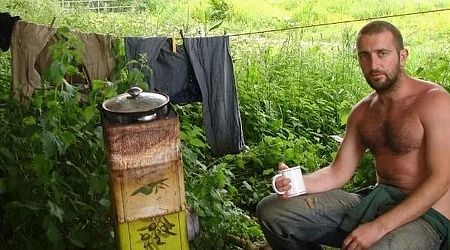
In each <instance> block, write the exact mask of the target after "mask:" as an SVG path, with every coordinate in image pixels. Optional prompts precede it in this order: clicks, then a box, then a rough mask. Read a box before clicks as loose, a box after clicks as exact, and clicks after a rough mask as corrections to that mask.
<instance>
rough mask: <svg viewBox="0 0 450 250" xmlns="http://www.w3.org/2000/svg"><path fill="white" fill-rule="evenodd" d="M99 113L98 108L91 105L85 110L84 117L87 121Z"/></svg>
mask: <svg viewBox="0 0 450 250" xmlns="http://www.w3.org/2000/svg"><path fill="white" fill-rule="evenodd" d="M96 114H97V108H96V107H94V106H89V107H87V108H86V109H84V110H83V118H84V120H85V121H86V122H89V121H91V120H92V118H93V117H94V116H95V115H96Z"/></svg>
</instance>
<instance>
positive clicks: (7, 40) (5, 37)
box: [0, 12, 20, 52]
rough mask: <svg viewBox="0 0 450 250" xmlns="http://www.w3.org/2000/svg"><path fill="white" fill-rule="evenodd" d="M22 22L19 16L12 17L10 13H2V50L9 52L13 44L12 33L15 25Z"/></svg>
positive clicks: (0, 27) (0, 15) (0, 18)
mask: <svg viewBox="0 0 450 250" xmlns="http://www.w3.org/2000/svg"><path fill="white" fill-rule="evenodd" d="M19 20H20V17H18V16H11V15H10V14H9V13H3V12H2V13H0V49H1V50H2V51H3V52H6V51H8V49H9V46H10V44H11V33H12V30H13V26H14V24H15V23H16V22H17V21H19Z"/></svg>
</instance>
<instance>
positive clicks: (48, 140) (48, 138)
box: [41, 130, 57, 158]
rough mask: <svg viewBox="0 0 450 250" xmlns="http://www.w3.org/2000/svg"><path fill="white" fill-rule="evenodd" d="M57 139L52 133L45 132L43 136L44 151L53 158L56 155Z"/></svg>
mask: <svg viewBox="0 0 450 250" xmlns="http://www.w3.org/2000/svg"><path fill="white" fill-rule="evenodd" d="M55 141H56V137H55V136H54V135H53V133H51V132H50V131H47V130H44V131H43V132H42V134H41V143H42V151H43V152H44V154H45V155H46V156H47V157H48V158H51V157H53V156H55V155H56V152H57V150H56V143H55Z"/></svg>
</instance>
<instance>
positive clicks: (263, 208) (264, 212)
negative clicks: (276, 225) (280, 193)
mask: <svg viewBox="0 0 450 250" xmlns="http://www.w3.org/2000/svg"><path fill="white" fill-rule="evenodd" d="M276 199H278V197H277V195H276V194H271V195H269V196H266V197H265V198H264V199H262V200H261V201H260V202H259V203H258V205H257V206H256V217H257V218H258V221H259V223H261V222H263V221H271V220H272V218H276V217H277V215H276V212H275V210H276V209H277V208H276V206H275V205H274V203H275V201H276Z"/></svg>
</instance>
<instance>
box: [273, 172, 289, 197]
mask: <svg viewBox="0 0 450 250" xmlns="http://www.w3.org/2000/svg"><path fill="white" fill-rule="evenodd" d="M280 176H282V174H276V175H275V176H274V177H272V188H273V190H274V191H275V193H277V194H285V193H286V191H283V192H281V191H279V190H278V189H277V186H276V185H275V181H276V179H277V178H278V177H280Z"/></svg>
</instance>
